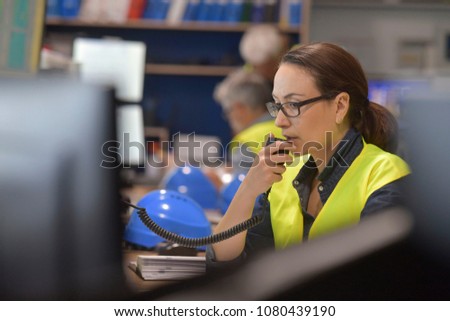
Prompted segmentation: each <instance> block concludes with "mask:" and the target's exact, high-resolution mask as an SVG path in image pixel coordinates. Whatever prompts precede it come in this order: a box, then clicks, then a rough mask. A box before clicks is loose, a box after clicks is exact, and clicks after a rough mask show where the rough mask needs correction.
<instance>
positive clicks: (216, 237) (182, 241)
mask: <svg viewBox="0 0 450 321" xmlns="http://www.w3.org/2000/svg"><path fill="white" fill-rule="evenodd" d="M264 196H265V200H264V202H265V206H264V209H263V211H266V210H267V207H268V200H267V193H266V194H265V195H264ZM122 202H123V203H124V204H127V205H128V206H131V207H133V208H135V209H137V210H138V216H139V218H140V220H141V221H142V223H144V225H145V226H146V227H147V228H148V229H150V230H151V231H152V232H154V233H155V234H157V235H159V236H161V237H162V238H164V239H166V240H168V241H170V242H173V243H177V244H179V245H181V246H184V247H199V246H203V245H207V244H213V243H218V242H221V241H224V240H226V239H229V238H230V237H233V236H235V235H236V234H239V233H241V232H244V231H246V230H248V229H250V228H252V227H254V226H256V225H258V224H260V223H261V222H262V221H263V220H264V215H256V216H253V217H251V218H249V219H248V220H246V221H244V222H242V223H240V224H237V225H235V226H233V227H231V228H229V229H228V230H226V231H223V232H220V233H218V234H212V235H209V236H205V237H197V238H188V237H184V236H181V235H178V234H175V233H173V232H170V231H168V230H166V229H164V228H163V227H161V226H159V225H158V224H156V223H155V221H153V220H152V219H151V218H150V216H149V215H148V213H147V210H146V209H145V208H143V207H139V206H136V205H133V204H131V203H129V202H127V201H124V200H122Z"/></svg>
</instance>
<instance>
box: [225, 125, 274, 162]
mask: <svg viewBox="0 0 450 321" xmlns="http://www.w3.org/2000/svg"><path fill="white" fill-rule="evenodd" d="M268 133H273V134H274V135H275V137H281V128H279V127H277V126H275V121H274V120H272V119H271V120H268V121H264V122H260V123H256V124H254V125H252V126H250V127H248V128H246V129H244V130H243V131H241V132H240V133H239V134H237V135H236V136H235V137H234V138H233V139H232V141H231V143H230V147H231V148H234V147H238V146H239V145H242V144H246V143H251V144H249V145H248V150H249V151H251V152H253V153H255V154H256V153H258V152H259V150H260V149H261V148H262V147H263V146H264V142H265V137H266V135H267V134H268Z"/></svg>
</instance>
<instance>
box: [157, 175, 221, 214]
mask: <svg viewBox="0 0 450 321" xmlns="http://www.w3.org/2000/svg"><path fill="white" fill-rule="evenodd" d="M163 188H165V189H167V190H173V191H177V192H179V193H182V194H184V195H187V196H189V197H191V198H192V199H193V200H195V201H196V202H197V203H198V204H200V206H201V207H202V208H204V209H218V208H219V200H218V192H217V190H216V188H215V187H214V184H213V183H212V182H211V180H210V179H209V178H208V177H207V176H206V175H205V174H204V173H203V172H202V170H201V169H200V168H198V167H192V166H185V167H178V168H176V169H174V170H173V171H172V172H170V173H169V174H168V175H167V176H166V177H165V178H164V180H163Z"/></svg>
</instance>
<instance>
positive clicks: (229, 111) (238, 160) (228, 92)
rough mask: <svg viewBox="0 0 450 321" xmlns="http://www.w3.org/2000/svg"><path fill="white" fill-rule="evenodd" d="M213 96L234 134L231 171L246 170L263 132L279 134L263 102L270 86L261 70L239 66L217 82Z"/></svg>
mask: <svg viewBox="0 0 450 321" xmlns="http://www.w3.org/2000/svg"><path fill="white" fill-rule="evenodd" d="M214 99H215V100H216V101H217V102H218V103H219V104H220V105H221V107H222V111H223V115H224V117H225V119H226V120H227V121H228V123H229V125H230V127H231V130H232V132H233V135H234V137H233V139H232V140H231V144H230V145H229V148H228V151H227V152H228V159H229V160H230V161H231V164H230V165H231V166H232V167H233V171H234V172H236V171H238V172H246V171H247V170H248V168H249V167H250V166H251V164H252V163H253V158H254V156H255V154H256V153H257V152H258V151H259V150H260V149H261V147H262V146H263V145H264V140H265V137H266V135H267V134H268V133H273V134H274V135H275V137H280V136H281V129H280V128H278V127H276V126H275V124H274V119H273V117H271V116H270V115H269V113H268V111H267V108H266V105H265V104H266V103H267V102H269V101H272V87H271V85H270V83H269V82H268V81H267V80H266V79H264V78H263V77H262V76H261V75H260V74H258V73H256V72H247V71H246V70H245V69H239V70H237V71H235V72H233V73H231V74H230V75H228V76H227V78H225V80H223V81H222V82H221V83H219V84H218V85H217V87H216V89H215V91H214Z"/></svg>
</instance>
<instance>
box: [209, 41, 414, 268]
mask: <svg viewBox="0 0 450 321" xmlns="http://www.w3.org/2000/svg"><path fill="white" fill-rule="evenodd" d="M367 95H368V85H367V79H366V78H365V75H364V72H363V70H362V68H361V65H360V64H359V62H358V61H357V60H356V59H355V58H354V57H353V56H352V55H351V54H349V53H348V52H346V51H345V50H343V49H342V48H340V47H339V46H336V45H333V44H329V43H316V44H308V45H303V46H300V47H297V48H295V49H292V50H291V51H290V52H288V53H287V54H286V55H285V56H284V57H283V58H282V60H281V63H280V66H279V68H278V71H277V73H276V75H275V79H274V88H273V98H274V102H272V103H268V104H267V107H268V109H269V111H270V113H271V115H272V116H274V117H276V119H275V124H276V125H277V126H278V127H280V128H281V130H282V133H283V136H284V138H285V139H286V140H287V141H286V142H282V141H277V142H275V143H273V144H271V145H269V146H267V147H265V148H264V149H263V150H261V151H260V152H259V154H258V156H259V157H258V158H257V159H256V160H255V162H254V163H253V166H252V168H251V169H250V171H249V172H248V174H247V176H246V178H245V180H244V181H243V182H242V184H241V186H240V188H239V190H238V192H237V193H236V195H235V197H234V199H233V201H232V203H231V204H230V206H229V209H228V211H227V213H226V215H225V216H224V217H223V219H222V220H221V222H220V223H219V224H218V226H217V229H216V231H215V232H216V233H217V232H221V231H223V230H226V229H228V228H230V227H231V226H233V225H236V224H238V223H240V222H242V221H244V220H245V219H248V218H249V217H250V216H251V215H252V210H253V206H254V203H255V200H256V199H257V198H258V196H259V195H260V194H262V193H265V192H266V191H268V190H269V189H270V194H269V201H270V212H269V211H266V213H265V215H266V216H267V217H266V218H265V220H264V222H263V223H262V224H260V225H258V226H256V227H255V228H253V229H251V230H250V231H248V232H243V233H240V234H238V235H236V236H234V237H233V238H230V239H228V240H225V241H223V242H220V243H217V244H214V245H213V246H212V248H209V249H208V253H207V256H208V262H209V264H214V263H215V262H219V263H220V262H237V261H240V260H242V259H243V258H244V257H245V256H247V255H248V254H251V253H253V252H255V251H257V250H258V249H260V248H265V247H268V246H271V247H273V246H275V247H276V248H284V247H286V246H289V245H291V244H295V243H299V242H302V241H305V240H308V239H311V238H315V237H318V236H320V235H323V234H326V233H330V232H332V231H335V230H337V229H340V228H343V227H346V226H350V225H354V224H357V223H358V221H359V220H360V218H361V217H364V216H367V215H370V214H372V213H376V212H377V211H379V210H382V209H385V208H387V207H389V206H394V205H396V203H397V202H398V201H399V198H400V194H399V191H398V185H399V181H400V180H401V179H402V177H404V176H406V175H408V174H409V170H408V166H407V165H406V163H405V162H404V161H403V160H402V159H400V158H399V157H398V156H396V155H394V154H391V153H389V151H393V150H395V147H396V132H397V127H396V121H395V119H394V117H393V116H392V115H391V114H390V113H389V112H388V110H386V109H385V108H384V107H382V106H379V105H377V104H375V103H373V102H369V100H368V99H367ZM281 150H287V151H289V152H290V153H289V154H285V153H280V151H281ZM292 155H294V156H295V157H293V156H292ZM259 214H261V213H259Z"/></svg>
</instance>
